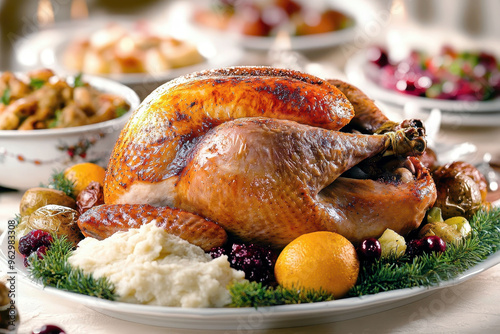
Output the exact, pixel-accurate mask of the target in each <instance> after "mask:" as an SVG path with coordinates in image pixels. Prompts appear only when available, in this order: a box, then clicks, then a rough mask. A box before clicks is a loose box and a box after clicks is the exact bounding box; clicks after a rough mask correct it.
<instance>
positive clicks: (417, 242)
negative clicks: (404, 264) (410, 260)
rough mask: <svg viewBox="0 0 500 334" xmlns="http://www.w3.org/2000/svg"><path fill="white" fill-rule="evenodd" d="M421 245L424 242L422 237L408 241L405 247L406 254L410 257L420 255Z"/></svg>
mask: <svg viewBox="0 0 500 334" xmlns="http://www.w3.org/2000/svg"><path fill="white" fill-rule="evenodd" d="M423 245H424V242H423V240H422V239H413V240H411V241H410V242H408V245H407V247H406V254H407V255H408V256H410V257H415V256H418V255H422V253H423V252H424V249H423Z"/></svg>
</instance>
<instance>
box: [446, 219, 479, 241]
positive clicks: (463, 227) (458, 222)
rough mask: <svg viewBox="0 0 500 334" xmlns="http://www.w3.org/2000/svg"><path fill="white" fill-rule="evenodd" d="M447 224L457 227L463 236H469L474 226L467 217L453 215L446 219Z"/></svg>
mask: <svg viewBox="0 0 500 334" xmlns="http://www.w3.org/2000/svg"><path fill="white" fill-rule="evenodd" d="M444 222H445V224H448V225H450V226H451V227H453V228H454V229H456V230H457V231H458V232H459V233H460V234H461V235H462V237H463V238H466V237H468V236H469V234H470V233H471V232H472V227H471V226H470V223H469V221H468V220H467V219H466V218H465V217H452V218H448V219H446V220H445V221H444Z"/></svg>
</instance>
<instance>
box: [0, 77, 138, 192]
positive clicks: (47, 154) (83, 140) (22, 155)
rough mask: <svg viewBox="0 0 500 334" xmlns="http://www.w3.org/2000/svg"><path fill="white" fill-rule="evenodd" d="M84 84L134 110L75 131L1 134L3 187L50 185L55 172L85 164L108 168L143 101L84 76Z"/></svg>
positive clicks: (123, 89) (0, 180)
mask: <svg viewBox="0 0 500 334" xmlns="http://www.w3.org/2000/svg"><path fill="white" fill-rule="evenodd" d="M71 80H73V78H68V81H71ZM83 80H84V81H85V82H88V83H89V84H90V85H91V86H93V87H95V88H96V89H98V90H100V91H102V92H106V93H112V94H116V95H119V96H122V97H124V98H125V100H126V101H127V102H128V104H129V105H130V110H129V111H128V112H127V113H126V114H125V115H123V116H121V117H119V118H116V119H113V120H110V121H106V122H101V123H96V124H91V125H84V126H78V127H72V128H64V129H45V130H29V131H19V130H0V186H2V187H6V188H12V189H18V190H25V189H28V188H31V187H36V186H39V185H40V184H41V183H48V181H49V179H50V176H51V175H52V174H53V173H54V172H55V171H63V170H64V169H65V168H67V167H68V166H71V165H74V164H77V163H81V162H94V163H96V164H98V165H101V166H102V167H106V166H107V164H108V161H109V157H110V155H111V151H112V149H113V147H114V145H115V142H116V140H117V139H118V135H119V134H120V131H121V130H122V128H123V127H124V126H125V123H126V122H127V120H128V118H129V116H130V115H131V113H132V112H133V111H134V110H135V109H136V108H137V107H138V106H139V103H140V100H139V97H138V96H137V94H136V93H135V92H134V91H133V90H132V89H130V88H129V87H127V86H125V85H123V84H120V83H117V82H114V81H111V80H108V79H104V78H99V77H93V76H83Z"/></svg>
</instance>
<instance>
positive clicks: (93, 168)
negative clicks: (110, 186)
mask: <svg viewBox="0 0 500 334" xmlns="http://www.w3.org/2000/svg"><path fill="white" fill-rule="evenodd" d="M105 175H106V170H105V169H104V168H102V167H101V166H99V165H97V164H94V163H92V162H84V163H80V164H76V165H73V166H71V167H68V168H67V169H66V170H65V171H64V177H66V178H67V179H68V180H71V181H73V184H74V189H73V194H74V195H75V196H78V194H79V193H80V192H81V191H82V190H83V189H85V188H87V186H88V185H89V184H90V182H92V181H95V182H99V183H100V184H101V186H102V185H103V184H104V176H105Z"/></svg>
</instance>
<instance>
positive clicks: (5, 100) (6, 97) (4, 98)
mask: <svg viewBox="0 0 500 334" xmlns="http://www.w3.org/2000/svg"><path fill="white" fill-rule="evenodd" d="M0 102H2V104H3V105H5V106H6V105H8V104H9V103H10V88H9V87H7V88H5V89H4V91H3V93H2V97H1V98H0Z"/></svg>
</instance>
